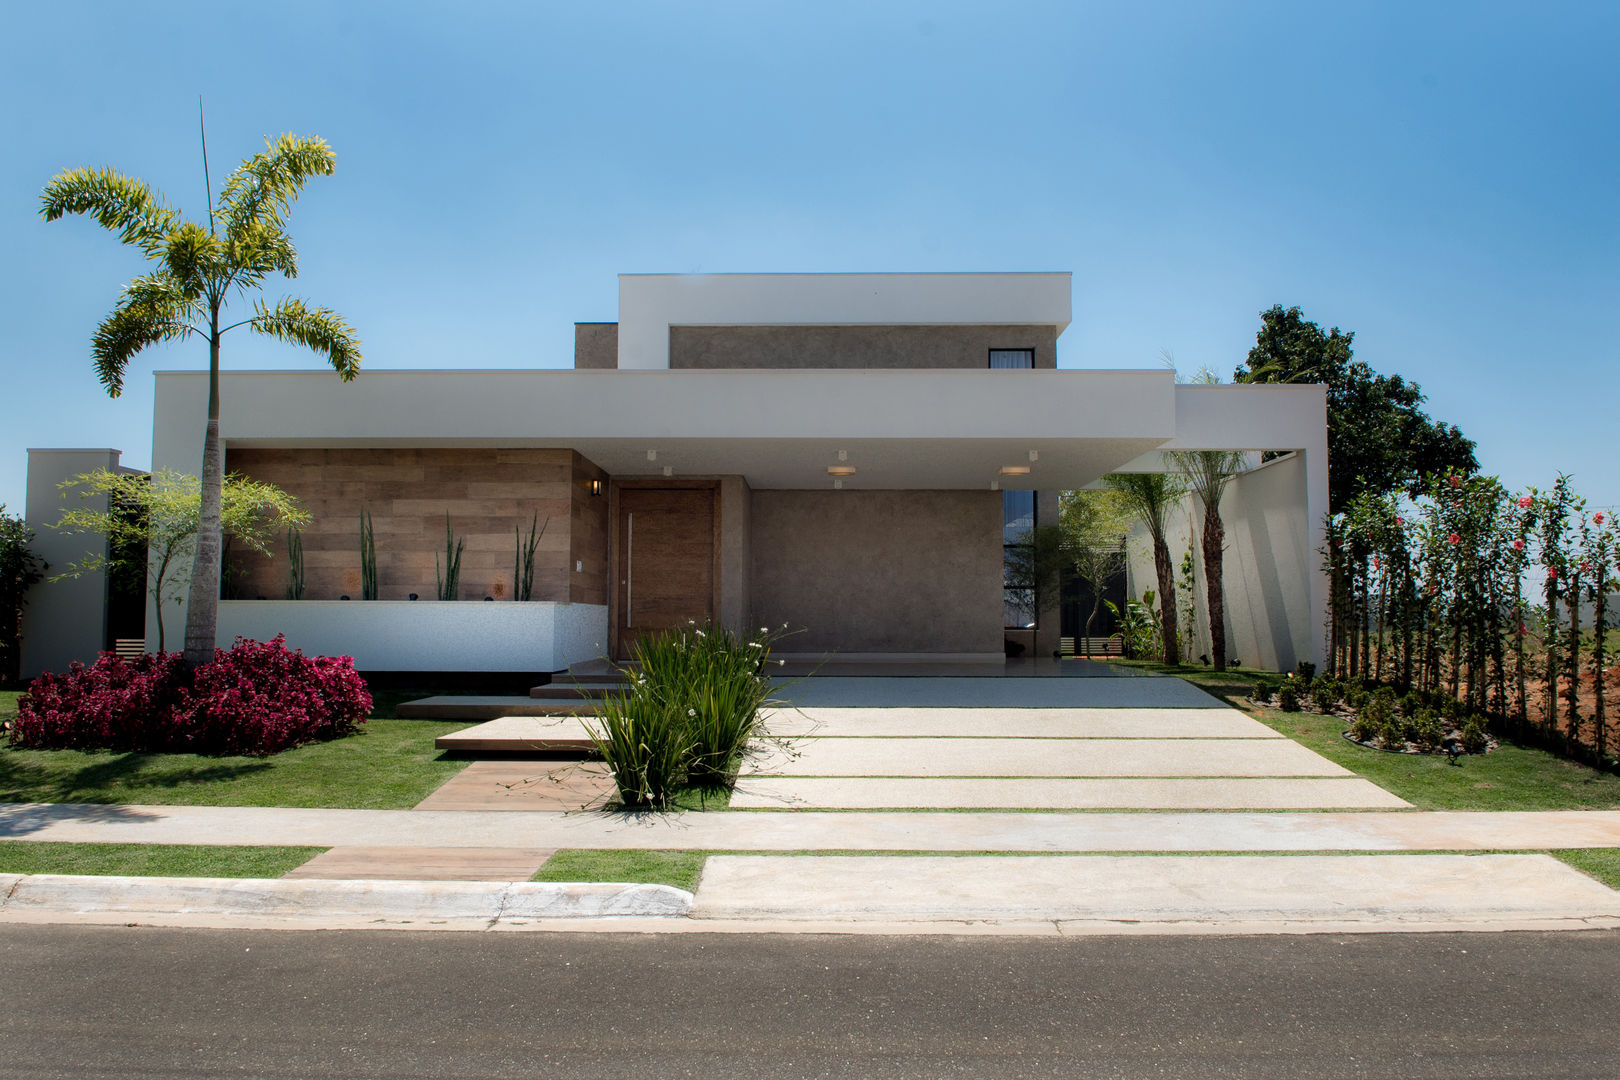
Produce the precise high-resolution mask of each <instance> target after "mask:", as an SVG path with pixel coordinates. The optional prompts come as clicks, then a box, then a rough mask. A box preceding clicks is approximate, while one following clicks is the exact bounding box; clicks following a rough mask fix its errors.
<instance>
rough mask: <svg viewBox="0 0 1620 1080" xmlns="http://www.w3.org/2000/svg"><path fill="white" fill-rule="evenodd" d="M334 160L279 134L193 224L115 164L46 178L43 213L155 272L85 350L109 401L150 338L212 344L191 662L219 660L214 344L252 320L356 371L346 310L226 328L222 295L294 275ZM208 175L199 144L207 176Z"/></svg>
mask: <svg viewBox="0 0 1620 1080" xmlns="http://www.w3.org/2000/svg"><path fill="white" fill-rule="evenodd" d="M336 160H337V158H336V155H334V154H333V153H332V149H331V147H329V146H327V145H326V142H325V140H323V139H319V138H314V137H307V138H306V137H302V136H296V135H282V136H279V137H277V138H275V139H266V140H265V149H264V150H263V151H262V152H261V153H258V154H254V155H253V156H252V157H250V158H248V159H247V160H246V161H244V162H242V164H241V165H239V166H238V167H237V169H236V171H235V172H233V173H231V175H230V176H229V177H228V178H227V179H226V181H225V186H224V187H223V188H222V189H221V190H220V193H219V201H218V203H217V204H215V203H214V202H213V193H212V191H210V192H209V203H210V205H209V207H208V225H207V227H206V228H204V227H203V226H202V225H200V224H198V223H196V222H192V221H186V220H185V219H184V218H182V217H181V216H180V213H179V212H178V211H176V210H173V209H171V208H170V207H169V206H167V205H166V204H165V203H164V201H163V197H162V196H161V195H160V194H158V193H157V192H156V191H154V190H153V189H152V188H151V187H149V186H148V185H147V184H146V183H144V182H143V181H141V180H139V179H137V178H135V177H129V176H124V175H123V174H121V173H119V172H116V171H114V170H112V169H69V170H68V171H66V172H63V173H59V174H58V175H57V176H55V177H54V178H52V180H51V182H50V183H49V184H47V185H45V192H44V194H43V195H42V196H41V199H42V202H43V206H42V207H41V208H40V213H41V215H42V216H43V217H44V218H45V220H46V221H55V220H56V219H57V218H60V217H62V216H63V215H65V214H88V215H90V216H91V217H93V218H94V219H95V220H96V223H97V224H99V225H101V226H102V227H103V228H105V229H107V230H108V231H110V232H114V233H116V234H117V235H118V239H119V240H120V241H121V242H123V243H125V244H129V245H131V246H133V247H138V248H140V250H141V253H142V254H144V255H145V256H146V257H147V258H148V259H149V260H151V261H152V262H153V263H154V264H156V265H155V266H154V268H153V269H152V271H151V273H148V274H143V275H141V276H139V277H136V278H135V279H134V280H132V281H131V282H130V283H129V284H128V285H126V286H124V292H123V295H122V296H121V297H119V300H118V303H117V305H116V306H115V307H114V308H113V310H112V313H111V314H110V315H108V316H107V318H106V319H105V320H103V321H102V323H101V325H100V326H99V327H97V329H96V332H95V336H94V337H93V338H92V339H91V346H90V355H91V358H92V360H93V361H94V363H95V367H96V375H97V376H98V377H99V378H100V379H101V385H102V386H104V387H106V389H107V394H108V396H109V397H118V396H119V395H120V394H121V393H122V392H123V388H124V370H125V368H126V367H127V365H128V364H129V360H130V358H131V357H132V356H134V355H135V354H136V353H138V352H140V351H141V350H142V349H144V348H146V347H147V346H148V345H155V344H157V343H158V342H161V341H177V340H183V339H187V338H191V337H205V338H207V339H208V424H207V428H206V430H205V433H204V436H203V467H202V506H201V517H200V519H199V522H198V530H197V551H196V557H195V560H194V562H193V565H192V574H191V591H190V599H189V605H190V606H189V608H188V609H187V612H186V643H185V662H186V664H187V666H188V667H196V666H197V665H199V664H205V663H207V662H208V661H210V660H212V659H213V656H214V638H215V627H216V623H217V620H218V604H219V575H220V488H221V481H222V476H223V473H222V468H221V466H222V462H221V457H222V454H221V451H220V444H219V345H220V339H221V337H223V336H224V335H225V334H226V333H227V332H228V331H231V330H234V329H236V328H237V327H239V326H246V327H249V328H250V329H252V330H253V331H254V332H256V333H260V334H265V335H267V336H269V337H273V338H276V339H277V340H280V341H287V342H291V343H293V344H295V345H303V346H306V347H307V348H310V349H313V350H314V351H315V352H317V353H320V354H321V355H322V356H324V357H326V359H327V360H328V361H330V363H331V365H332V367H333V368H334V369H335V370H336V371H337V373H338V377H339V378H340V379H342V380H343V381H344V382H348V381H349V380H350V379H353V378H354V377H355V375H356V374H358V373H359V371H360V342H359V340H358V339H357V338H356V337H355V336H354V331H353V330H352V329H351V328H350V327H349V326H348V324H347V323H345V322H344V321H343V317H342V316H340V315H339V314H338V313H337V312H335V311H332V310H330V309H328V308H322V307H312V306H308V305H306V304H305V303H304V301H302V300H299V299H296V298H292V297H287V298H284V299H282V300H280V301H278V302H277V303H276V304H275V305H274V306H268V305H266V304H265V303H264V302H263V301H262V300H259V299H255V300H254V301H253V314H252V316H251V317H249V318H246V319H242V320H240V321H239V322H235V323H231V324H229V325H226V326H222V325H221V321H222V320H221V316H222V314H223V312H224V310H225V308H226V306H227V302H228V300H229V299H231V298H232V297H234V296H236V295H238V294H245V293H249V292H252V291H254V290H256V289H258V288H259V287H260V286H261V285H262V284H263V283H264V279H265V278H266V277H268V276H269V275H271V274H272V273H279V274H281V275H282V276H283V277H289V278H291V277H296V276H297V275H298V257H297V253H296V252H295V251H294V249H293V244H292V239H291V238H290V237H289V236H288V235H287V233H286V230H285V225H286V218H287V215H288V213H289V212H290V211H291V209H292V204H293V202H294V201H295V200H296V199H297V198H298V194H299V192H300V191H302V190H303V187H304V184H305V183H306V182H307V181H308V180H309V178H310V177H312V176H330V175H331V174H332V171H333V169H334V167H335V163H336ZM207 175H208V149H207V142H206V141H204V144H203V178H204V181H205V182H206V180H207Z"/></svg>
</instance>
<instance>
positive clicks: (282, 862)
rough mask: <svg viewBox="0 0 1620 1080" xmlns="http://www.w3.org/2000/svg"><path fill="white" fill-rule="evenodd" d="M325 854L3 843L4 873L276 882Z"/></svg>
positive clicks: (266, 849)
mask: <svg viewBox="0 0 1620 1080" xmlns="http://www.w3.org/2000/svg"><path fill="white" fill-rule="evenodd" d="M326 850H327V849H326V848H323V847H234V846H221V845H208V844H70V843H58V842H56V841H50V840H0V874H96V875H109V876H114V877H125V876H128V877H219V878H274V877H280V876H281V875H282V874H285V873H286V872H287V871H289V870H292V869H294V868H295V867H299V866H302V865H303V864H304V863H306V862H308V861H309V860H311V859H313V858H314V857H315V856H317V855H319V854H320V853H321V852H323V851H326Z"/></svg>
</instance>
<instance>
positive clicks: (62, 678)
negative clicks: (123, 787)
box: [11, 653, 187, 750]
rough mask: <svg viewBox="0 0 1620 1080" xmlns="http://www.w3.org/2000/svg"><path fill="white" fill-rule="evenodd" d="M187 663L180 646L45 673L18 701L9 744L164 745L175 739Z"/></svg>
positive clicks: (45, 747)
mask: <svg viewBox="0 0 1620 1080" xmlns="http://www.w3.org/2000/svg"><path fill="white" fill-rule="evenodd" d="M186 681H187V680H186V674H185V668H184V666H183V665H182V664H181V663H180V654H179V653H158V654H156V655H147V656H139V657H136V658H134V659H131V660H125V659H123V658H122V657H119V656H115V655H113V654H112V653H102V654H101V658H100V659H99V660H97V661H96V662H95V663H94V664H91V665H89V666H88V667H87V666H85V665H84V664H79V663H75V664H74V665H73V666H72V667H70V668H68V670H67V671H64V672H63V673H62V674H60V675H53V674H51V673H50V672H48V671H47V672H45V673H44V674H43V675H41V676H39V678H37V679H35V680H34V681H33V682H32V683H31V684H30V685H29V687H28V692H27V693H26V694H24V695H23V696H22V697H21V698H19V699H18V701H17V719H16V721H15V722H14V723H13V724H12V728H11V744H12V745H13V746H25V747H31V748H34V749H40V750H67V749H73V750H95V749H103V748H104V749H108V750H163V749H167V748H168V747H169V746H170V745H171V744H172V742H173V741H174V717H175V714H176V713H177V712H178V711H179V709H180V708H181V705H182V701H183V697H184V692H185V685H186Z"/></svg>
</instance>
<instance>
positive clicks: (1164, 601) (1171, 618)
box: [1153, 534, 1181, 664]
mask: <svg viewBox="0 0 1620 1080" xmlns="http://www.w3.org/2000/svg"><path fill="white" fill-rule="evenodd" d="M1153 572H1154V574H1155V575H1157V577H1158V579H1159V619H1160V620H1161V621H1162V623H1163V625H1162V627H1161V629H1162V631H1163V637H1164V662H1165V663H1166V664H1179V663H1181V641H1180V639H1179V636H1178V634H1179V631H1178V628H1177V626H1176V571H1175V567H1173V566H1171V565H1170V545H1169V544H1167V543H1165V542H1164V536H1163V534H1156V535H1155V536H1154V537H1153Z"/></svg>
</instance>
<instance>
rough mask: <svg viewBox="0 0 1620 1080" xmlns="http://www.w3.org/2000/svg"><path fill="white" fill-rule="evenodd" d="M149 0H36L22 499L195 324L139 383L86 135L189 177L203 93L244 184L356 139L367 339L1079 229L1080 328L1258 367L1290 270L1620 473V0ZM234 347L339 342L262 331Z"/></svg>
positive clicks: (514, 343) (872, 267)
mask: <svg viewBox="0 0 1620 1080" xmlns="http://www.w3.org/2000/svg"><path fill="white" fill-rule="evenodd" d="M147 8H148V6H147V5H131V4H127V3H121V4H111V3H103V2H99V0H92V2H89V3H83V4H76V5H71V6H67V7H61V6H59V7H56V8H51V9H47V7H46V6H45V5H24V6H18V7H16V8H13V9H11V10H9V11H8V14H7V23H8V34H7V36H8V39H9V41H8V44H9V48H8V49H7V53H8V54H9V55H8V56H7V58H6V63H5V64H3V65H0V84H3V86H4V97H5V100H6V101H7V102H8V108H7V109H6V110H5V113H4V118H3V120H0V124H3V125H4V128H3V130H4V136H5V146H6V147H7V152H6V153H5V154H4V155H0V251H4V252H5V254H6V258H5V259H4V262H3V263H0V275H3V278H4V287H3V289H0V296H3V297H4V301H3V303H4V307H3V310H0V316H3V324H0V325H3V327H4V331H3V332H4V343H5V347H4V351H3V353H0V365H3V368H0V388H3V398H4V404H5V407H4V413H3V416H4V421H3V423H0V502H5V503H8V504H10V509H11V510H12V511H13V512H20V511H21V510H22V504H23V494H24V472H25V464H26V462H25V457H26V455H25V453H24V450H25V448H26V447H29V446H104V445H111V446H115V447H118V448H120V449H122V450H124V452H125V461H126V462H127V463H129V464H132V465H137V466H144V465H145V464H146V463H147V462H148V459H149V450H150V443H151V408H152V389H151V387H152V380H151V374H150V373H151V371H153V370H154V369H159V368H162V369H167V368H181V367H197V366H201V365H202V364H204V363H206V349H205V346H203V345H202V344H200V343H182V344H176V345H170V346H164V347H161V348H158V349H153V350H150V351H148V352H147V353H145V354H143V355H142V356H141V357H139V358H137V360H136V362H135V364H134V365H133V366H132V370H131V372H130V377H129V381H128V389H127V390H126V392H125V395H124V397H122V398H121V399H119V400H116V401H111V400H109V399H107V397H106V396H105V394H104V393H103V392H102V390H101V388H100V386H99V384H98V383H97V382H96V380H95V377H94V375H93V373H92V371H91V367H90V362H89V359H88V342H89V338H90V334H91V332H92V331H93V329H94V327H95V325H96V323H97V322H98V321H99V320H100V319H101V318H102V317H103V316H104V315H105V313H106V312H107V310H108V309H109V308H110V306H111V305H112V303H113V301H114V300H115V299H116V297H117V295H118V289H119V287H120V285H122V283H123V282H124V281H126V280H127V279H128V278H129V277H131V276H132V275H134V274H136V273H139V272H140V271H141V269H142V265H143V264H142V262H141V260H140V258H139V256H138V255H137V254H136V253H135V252H134V251H132V250H130V249H125V248H121V247H119V245H118V244H117V243H116V241H115V240H114V239H113V238H112V237H111V236H110V235H109V234H106V233H104V232H102V231H101V230H100V229H99V228H97V227H96V226H95V225H93V224H92V223H90V222H88V221H86V220H82V219H74V220H69V221H64V222H58V223H55V224H51V225H46V224H44V223H43V222H42V221H41V220H40V219H39V217H38V196H39V191H40V189H41V187H43V185H44V184H45V182H46V181H47V180H49V178H50V177H51V176H52V175H53V174H54V173H56V172H58V171H59V170H61V169H64V168H69V167H74V166H81V165H96V166H101V165H110V166H113V167H116V168H118V169H121V170H123V171H125V172H128V173H132V174H134V175H137V176H140V177H142V178H143V179H145V180H147V181H148V182H150V183H152V184H153V185H155V186H157V187H158V188H160V189H161V190H162V191H163V192H164V194H165V195H167V196H168V197H169V199H170V200H171V201H172V202H174V203H175V204H177V205H179V206H180V207H181V208H183V209H185V210H186V211H187V212H189V213H191V214H194V215H195V214H199V213H201V212H202V211H203V202H204V200H203V185H202V176H201V169H200V164H199V154H198V148H197V112H196V110H197V98H198V95H199V94H201V95H203V97H204V98H205V100H206V106H207V111H208V130H209V145H210V155H211V160H212V163H213V168H214V175H215V178H216V183H217V179H218V177H219V176H220V175H222V174H223V173H224V172H227V171H228V170H229V169H230V168H231V167H232V166H234V164H235V163H236V162H238V161H240V160H241V159H242V158H243V157H246V156H247V155H249V154H251V153H253V152H254V151H256V150H257V149H259V148H261V146H262V138H263V136H265V135H267V134H272V133H276V132H281V131H295V132H298V133H301V134H318V135H321V136H323V137H324V138H326V139H327V140H328V141H329V142H330V143H331V144H332V146H333V147H334V148H335V150H336V151H337V155H338V171H337V173H336V175H335V176H333V177H331V178H329V179H323V180H318V181H315V182H314V183H313V184H312V186H311V187H310V188H309V189H308V190H307V191H306V194H305V196H304V198H303V200H302V201H301V202H300V204H299V205H298V207H297V209H296V211H295V213H294V216H293V218H292V222H291V225H292V233H293V236H294V237H295V239H296V240H297V242H298V245H299V250H300V253H301V260H302V262H301V266H302V273H301V274H300V276H299V279H298V280H297V281H296V282H292V283H289V284H288V290H287V291H291V292H295V293H296V294H298V295H303V296H305V297H307V298H309V299H311V300H314V301H316V302H319V303H322V304H325V305H328V306H331V307H334V308H336V309H338V310H339V311H341V312H343V313H344V314H345V315H346V316H347V317H348V319H349V320H350V322H352V323H353V324H354V325H355V327H356V328H357V329H358V331H359V333H360V335H361V337H362V340H363V342H364V352H365V358H366V363H367V364H368V365H370V366H372V367H376V368H384V367H390V368H392V367H556V366H568V365H569V364H570V363H571V359H572V358H571V351H572V323H573V322H575V321H576V320H577V321H588V320H611V319H613V318H615V316H616V301H617V282H616V279H615V275H616V274H618V273H620V272H685V271H838V270H849V271H885V270H983V271H990V270H1071V271H1073V273H1074V323H1073V325H1072V326H1071V327H1070V328H1069V330H1068V331H1067V332H1066V333H1065V334H1064V335H1063V337H1062V338H1061V339H1060V342H1059V355H1060V364H1061V365H1062V366H1065V367H1151V366H1154V365H1155V364H1156V363H1157V362H1158V357H1159V354H1160V353H1161V351H1163V350H1168V351H1169V352H1171V353H1172V354H1174V356H1175V358H1176V360H1177V362H1178V363H1179V364H1180V365H1181V367H1182V368H1183V369H1184V370H1188V371H1190V370H1192V369H1194V368H1197V367H1198V366H1200V365H1205V364H1207V365H1209V366H1211V367H1213V368H1214V369H1216V370H1218V371H1220V372H1222V373H1223V374H1229V373H1230V371H1231V369H1232V368H1233V367H1234V366H1235V365H1236V364H1237V363H1239V362H1241V361H1242V359H1243V357H1244V354H1245V353H1246V352H1247V350H1248V348H1249V346H1250V345H1251V344H1252V343H1253V339H1254V332H1255V329H1256V328H1257V326H1258V323H1259V319H1258V312H1259V311H1261V310H1262V309H1263V308H1266V307H1269V306H1270V305H1271V304H1273V303H1282V304H1284V305H1285V306H1286V305H1293V304H1297V305H1299V306H1300V307H1302V308H1303V309H1304V311H1305V314H1306V316H1307V317H1308V318H1311V319H1313V320H1316V321H1318V322H1320V323H1322V324H1323V325H1324V326H1331V325H1337V326H1340V327H1342V328H1345V329H1350V330H1354V331H1355V332H1356V355H1357V358H1358V359H1362V360H1365V361H1367V362H1368V363H1370V364H1372V365H1373V366H1374V367H1375V368H1377V369H1378V370H1380V371H1383V372H1386V373H1397V372H1398V373H1400V374H1402V375H1404V376H1406V377H1408V378H1410V379H1414V380H1416V381H1418V382H1419V383H1421V384H1422V385H1423V388H1424V390H1425V391H1426V392H1427V393H1428V394H1429V409H1430V411H1431V412H1432V413H1433V414H1434V415H1435V416H1437V417H1439V418H1441V419H1445V420H1448V421H1451V422H1453V423H1456V424H1458V425H1460V426H1461V427H1462V429H1463V430H1464V431H1465V432H1466V433H1467V434H1468V435H1469V436H1471V437H1472V438H1474V439H1476V440H1477V441H1478V442H1479V444H1480V452H1479V455H1480V459H1481V463H1482V465H1483V466H1484V468H1485V469H1486V471H1488V472H1494V473H1498V474H1500V475H1501V476H1502V477H1503V479H1504V480H1505V481H1506V482H1507V483H1509V484H1510V485H1511V486H1520V485H1524V484H1530V483H1536V484H1542V485H1545V484H1546V483H1549V482H1550V481H1551V479H1552V477H1553V476H1554V474H1555V473H1556V472H1558V471H1559V470H1565V471H1570V472H1573V473H1574V474H1575V477H1576V484H1577V487H1578V488H1579V489H1580V490H1581V491H1583V492H1584V493H1586V494H1587V495H1588V496H1589V497H1590V499H1591V500H1592V501H1593V502H1595V503H1600V504H1605V505H1608V504H1615V503H1620V477H1617V475H1616V470H1615V468H1614V463H1615V460H1616V455H1615V443H1614V438H1613V434H1614V430H1615V429H1614V416H1615V402H1616V401H1617V400H1620V397H1617V393H1616V392H1617V390H1620V373H1617V371H1620V346H1617V344H1616V341H1617V335H1616V332H1615V329H1614V323H1615V318H1616V314H1617V312H1616V298H1617V293H1620V255H1617V250H1620V249H1617V240H1620V210H1617V205H1620V203H1617V199H1616V195H1617V193H1620V192H1617V189H1620V179H1617V178H1620V68H1617V65H1615V64H1614V62H1613V56H1614V52H1615V47H1616V45H1617V43H1620V5H1611V4H1599V3H1584V4H1563V3H1541V4H1537V5H1528V4H1522V3H1515V4H1506V3H1457V4H1442V3H1414V2H1411V0H1407V2H1404V3H1382V2H1376V3H1355V4H1337V5H1327V4H1314V3H1311V4H1306V3H1297V2H1293V3H1272V4H1267V3H1252V4H1244V3H1233V4H1220V5H1213V4H1207V3H1195V2H1188V3H1152V2H1130V3H1112V4H1093V3H1082V2H1069V3H1054V4H1038V3H1027V4H1026V3H1017V2H1015V0H1003V2H995V3H983V4H956V3H948V2H942V0H929V2H926V3H903V2H892V0H885V2H879V3H874V2H872V0H866V2H864V3H841V2H828V0H818V2H816V3H794V4H786V3H783V4H777V3H765V2H756V3H695V2H694V3H680V4H677V3H637V2H624V3H617V4H579V3H568V4H550V3H530V4H482V5H476V6H470V7H468V8H461V9H452V8H451V7H450V6H449V5H442V6H439V5H417V4H411V3H405V2H397V3H390V4H385V5H369V4H338V3H331V4H301V3H277V4H273V5H237V4H217V3H215V4H206V5H204V4H187V3H169V4H161V5H158V6H157V9H156V10H155V11H154V10H148V9H147ZM273 295H274V294H273ZM225 365H226V367H227V368H245V367H255V368H263V367H275V368H299V367H306V368H307V367H313V366H315V365H316V361H315V360H314V359H313V358H312V357H309V356H307V355H306V354H303V353H300V352H299V351H297V350H295V349H292V348H290V347H287V346H280V345H276V344H274V343H269V342H262V341H258V340H255V339H252V338H250V337H244V336H236V337H235V338H234V339H227V343H226V350H225ZM362 377H363V376H362ZM198 437H199V438H200V437H201V432H199V433H198Z"/></svg>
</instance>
